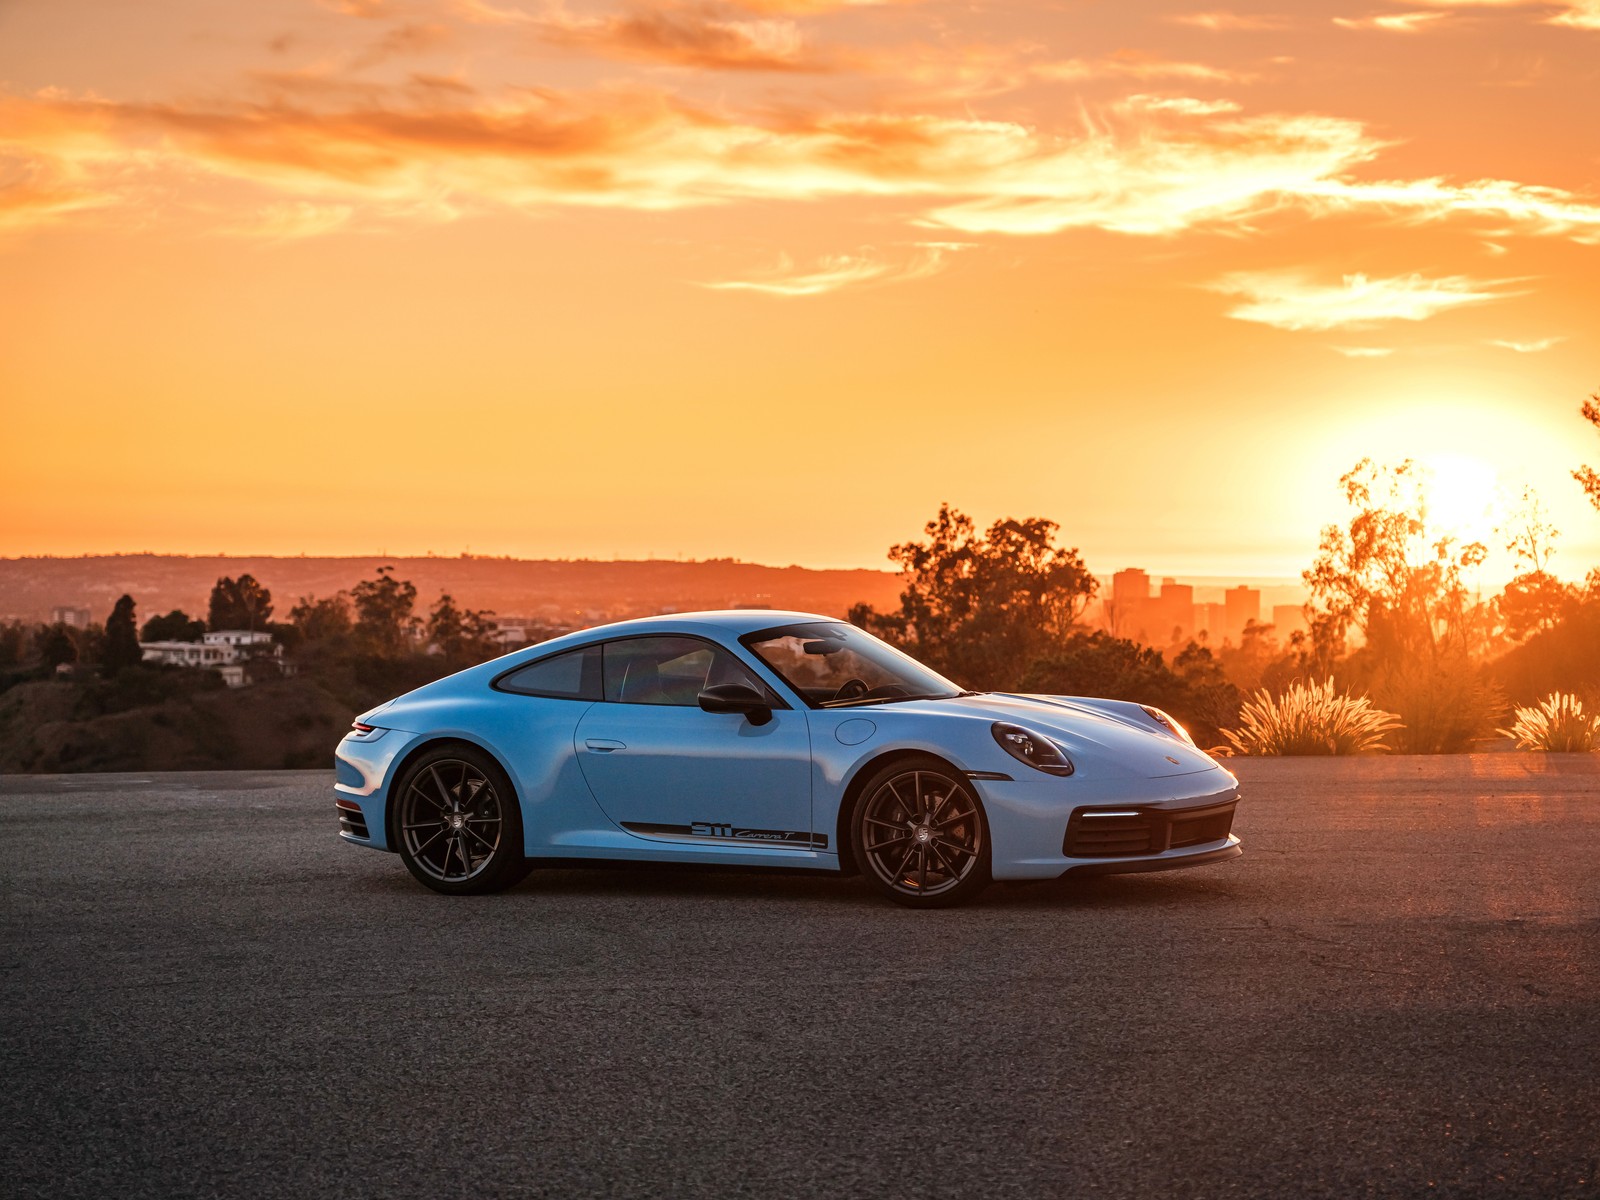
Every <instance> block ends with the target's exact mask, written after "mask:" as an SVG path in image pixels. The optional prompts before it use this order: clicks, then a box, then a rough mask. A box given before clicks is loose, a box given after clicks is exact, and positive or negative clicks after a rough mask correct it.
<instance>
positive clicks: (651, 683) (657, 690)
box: [605, 637, 767, 707]
mask: <svg viewBox="0 0 1600 1200" xmlns="http://www.w3.org/2000/svg"><path fill="white" fill-rule="evenodd" d="M714 683H743V684H746V685H748V686H750V687H753V688H755V689H756V690H757V691H760V692H765V691H766V690H767V689H766V688H765V687H764V686H762V684H761V681H760V680H758V679H756V678H755V677H754V676H753V675H752V674H751V673H750V672H749V671H747V670H746V669H745V667H744V665H743V664H742V663H740V661H739V660H738V659H737V658H735V657H734V656H733V655H732V654H730V653H729V652H728V651H726V650H723V649H721V648H720V647H717V646H713V645H711V643H709V642H702V641H700V640H699V639H698V638H683V637H641V638H624V639H622V640H620V641H615V642H607V643H606V644H605V684H606V690H605V697H606V699H607V700H609V701H611V702H612V703H614V704H671V705H677V706H680V707H693V706H695V705H697V704H699V702H700V693H701V692H702V691H704V690H705V689H706V688H707V687H708V686H710V685H711V684H714Z"/></svg>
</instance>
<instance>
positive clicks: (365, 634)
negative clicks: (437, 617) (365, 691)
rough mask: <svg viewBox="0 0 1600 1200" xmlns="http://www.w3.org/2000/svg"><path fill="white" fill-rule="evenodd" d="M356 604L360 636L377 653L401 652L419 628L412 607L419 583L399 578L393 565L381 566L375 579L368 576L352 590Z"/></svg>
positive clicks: (369, 648) (357, 633) (358, 636)
mask: <svg viewBox="0 0 1600 1200" xmlns="http://www.w3.org/2000/svg"><path fill="white" fill-rule="evenodd" d="M350 598H351V599H352V600H353V601H354V602H355V607H356V627H355V632H356V637H357V638H358V639H359V640H360V641H361V643H362V644H363V646H364V647H365V648H366V649H367V650H369V651H371V652H373V653H376V654H380V655H390V656H393V655H397V654H399V653H400V652H401V651H402V650H403V649H404V648H405V645H406V642H407V640H408V639H409V638H410V636H411V635H412V633H413V632H415V630H416V627H417V624H418V622H417V618H416V617H414V616H413V615H412V609H413V608H414V607H415V605H416V602H417V588H416V585H415V584H413V583H411V582H410V581H409V580H406V579H396V578H395V577H394V568H393V567H379V568H378V572H377V575H376V576H375V577H373V578H372V579H364V580H362V581H361V582H360V583H358V584H356V585H355V587H353V588H351V589H350Z"/></svg>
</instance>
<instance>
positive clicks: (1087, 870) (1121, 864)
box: [1061, 835, 1244, 876]
mask: <svg viewBox="0 0 1600 1200" xmlns="http://www.w3.org/2000/svg"><path fill="white" fill-rule="evenodd" d="M1243 853H1244V847H1243V846H1241V845H1239V839H1238V838H1236V837H1233V836H1231V835H1230V836H1229V837H1228V839H1227V841H1226V842H1225V843H1224V844H1223V845H1220V846H1213V847H1211V848H1209V849H1200V850H1173V851H1169V852H1168V853H1166V854H1162V855H1159V856H1157V857H1155V858H1121V859H1109V860H1107V861H1104V862H1080V863H1078V864H1077V865H1076V866H1071V867H1068V868H1067V869H1066V870H1065V871H1063V872H1061V874H1062V876H1067V875H1135V874H1138V873H1140V872H1143V871H1181V870H1182V869H1183V868H1184V867H1205V866H1210V865H1211V864H1212V863H1219V862H1226V861H1227V860H1228V859H1230V858H1238V857H1239V856H1240V855H1241V854H1243Z"/></svg>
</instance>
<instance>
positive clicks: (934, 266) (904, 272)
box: [701, 242, 966, 296]
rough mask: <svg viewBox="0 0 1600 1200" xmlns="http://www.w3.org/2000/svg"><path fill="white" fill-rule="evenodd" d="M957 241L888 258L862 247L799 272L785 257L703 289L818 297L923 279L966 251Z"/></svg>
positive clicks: (921, 245)
mask: <svg viewBox="0 0 1600 1200" xmlns="http://www.w3.org/2000/svg"><path fill="white" fill-rule="evenodd" d="M965 248H966V246H965V245H964V244H963V243H960V242H919V243H917V245H916V246H914V247H912V249H911V253H910V254H908V255H902V256H899V257H898V258H894V257H887V256H885V255H883V254H881V253H880V252H878V251H877V250H875V249H872V248H870V247H868V248H865V249H863V250H861V251H859V252H857V253H855V254H831V255H828V256H826V257H824V258H823V259H821V260H820V261H819V262H818V263H817V264H816V265H815V266H813V267H811V268H809V269H799V268H797V267H796V266H795V264H794V262H793V260H792V259H790V258H789V257H788V256H787V255H784V256H783V257H782V258H781V259H780V260H779V262H778V265H777V266H776V267H774V268H773V269H772V270H770V271H767V272H765V273H763V274H761V275H759V276H756V277H753V278H750V279H729V280H719V281H715V282H711V283H704V284H702V285H701V286H702V287H708V288H712V289H713V290H716V291H725V292H761V293H764V294H766V295H769V296H817V295H821V294H822V293H824V292H836V291H838V290H839V289H840V288H846V287H857V286H860V285H862V284H869V283H870V284H882V283H901V282H905V281H907V280H911V279H926V278H927V277H928V276H929V275H936V274H938V273H939V272H940V271H942V270H944V269H945V267H946V266H947V265H948V264H949V259H950V255H951V254H952V253H954V252H955V251H957V250H962V249H965Z"/></svg>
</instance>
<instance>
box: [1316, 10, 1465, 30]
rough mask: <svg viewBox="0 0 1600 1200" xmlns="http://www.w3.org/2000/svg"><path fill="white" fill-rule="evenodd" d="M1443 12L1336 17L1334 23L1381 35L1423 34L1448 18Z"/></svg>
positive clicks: (1342, 26) (1345, 27) (1346, 27)
mask: <svg viewBox="0 0 1600 1200" xmlns="http://www.w3.org/2000/svg"><path fill="white" fill-rule="evenodd" d="M1447 16H1448V14H1447V13H1443V12H1408V13H1389V14H1381V13H1380V14H1378V15H1377V16H1371V17H1335V18H1333V23H1334V24H1335V25H1338V26H1340V27H1341V28H1344V29H1359V30H1375V31H1377V32H1379V33H1421V32H1422V31H1423V30H1424V29H1427V28H1428V27H1429V26H1433V25H1437V24H1439V23H1441V22H1443V21H1444V20H1445V19H1446V18H1447Z"/></svg>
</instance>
